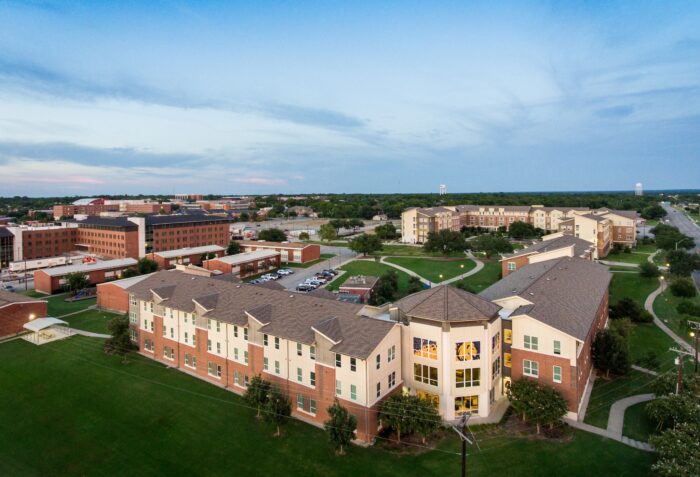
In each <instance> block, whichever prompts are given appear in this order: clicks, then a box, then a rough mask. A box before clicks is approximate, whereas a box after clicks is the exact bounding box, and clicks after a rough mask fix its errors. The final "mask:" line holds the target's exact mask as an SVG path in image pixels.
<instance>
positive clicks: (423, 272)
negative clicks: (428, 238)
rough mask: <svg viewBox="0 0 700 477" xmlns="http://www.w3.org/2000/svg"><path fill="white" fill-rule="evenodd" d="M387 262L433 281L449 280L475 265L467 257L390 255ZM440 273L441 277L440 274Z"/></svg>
mask: <svg viewBox="0 0 700 477" xmlns="http://www.w3.org/2000/svg"><path fill="white" fill-rule="evenodd" d="M386 261H387V262H390V263H395V264H396V265H399V266H401V267H404V268H407V269H408V270H411V271H412V272H414V273H417V274H418V275H420V276H421V277H423V278H425V279H426V280H429V281H431V282H433V283H438V282H441V281H444V280H449V279H450V278H454V277H456V276H459V275H462V274H463V273H467V272H468V271H469V270H472V269H473V268H474V267H476V262H474V261H473V260H469V259H457V260H445V259H436V258H417V257H390V258H387V259H386ZM440 275H442V277H441V276H440Z"/></svg>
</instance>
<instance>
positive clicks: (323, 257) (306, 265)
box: [282, 253, 335, 268]
mask: <svg viewBox="0 0 700 477" xmlns="http://www.w3.org/2000/svg"><path fill="white" fill-rule="evenodd" d="M333 257H335V254H332V253H322V254H321V258H319V259H317V260H312V261H311V262H306V263H294V262H282V266H284V267H289V268H309V267H311V266H313V265H316V264H317V263H321V262H323V261H324V260H328V259H331V258H333Z"/></svg>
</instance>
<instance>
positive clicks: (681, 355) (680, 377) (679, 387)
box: [669, 348, 692, 394]
mask: <svg viewBox="0 0 700 477" xmlns="http://www.w3.org/2000/svg"><path fill="white" fill-rule="evenodd" d="M669 351H673V352H674V353H678V357H677V358H676V364H677V365H678V378H677V380H676V394H680V393H681V391H682V389H683V358H685V356H686V355H687V356H691V355H692V353H690V352H688V351H685V350H683V349H678V348H669Z"/></svg>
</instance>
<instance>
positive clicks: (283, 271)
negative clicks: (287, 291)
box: [277, 268, 294, 276]
mask: <svg viewBox="0 0 700 477" xmlns="http://www.w3.org/2000/svg"><path fill="white" fill-rule="evenodd" d="M277 273H279V274H280V275H285V276H287V275H291V274H293V273H294V270H290V269H288V268H281V269H279V270H277Z"/></svg>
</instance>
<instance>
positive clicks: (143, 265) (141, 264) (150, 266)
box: [136, 257, 158, 275]
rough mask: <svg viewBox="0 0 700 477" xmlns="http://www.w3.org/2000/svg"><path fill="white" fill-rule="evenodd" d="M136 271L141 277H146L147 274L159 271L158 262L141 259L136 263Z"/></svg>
mask: <svg viewBox="0 0 700 477" xmlns="http://www.w3.org/2000/svg"><path fill="white" fill-rule="evenodd" d="M136 270H137V271H138V274H139V275H146V274H147V273H153V272H155V271H158V262H156V261H155V260H151V259H150V258H146V257H143V258H140V259H139V261H138V262H137V263H136Z"/></svg>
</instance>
